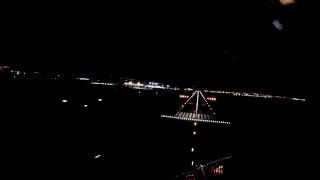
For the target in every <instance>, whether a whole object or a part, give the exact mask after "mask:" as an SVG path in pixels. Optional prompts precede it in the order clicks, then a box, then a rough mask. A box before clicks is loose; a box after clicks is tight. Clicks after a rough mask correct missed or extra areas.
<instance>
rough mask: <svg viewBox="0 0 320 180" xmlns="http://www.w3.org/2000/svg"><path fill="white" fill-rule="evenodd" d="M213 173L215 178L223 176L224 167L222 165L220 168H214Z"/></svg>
mask: <svg viewBox="0 0 320 180" xmlns="http://www.w3.org/2000/svg"><path fill="white" fill-rule="evenodd" d="M211 172H212V173H213V174H214V175H215V176H221V175H223V166H222V165H220V166H218V167H212V170H211Z"/></svg>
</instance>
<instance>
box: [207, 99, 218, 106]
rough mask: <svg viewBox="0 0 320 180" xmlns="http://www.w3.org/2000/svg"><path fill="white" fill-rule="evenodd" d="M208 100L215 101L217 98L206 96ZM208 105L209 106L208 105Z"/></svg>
mask: <svg viewBox="0 0 320 180" xmlns="http://www.w3.org/2000/svg"><path fill="white" fill-rule="evenodd" d="M207 100H208V101H216V100H217V99H216V98H215V97H207ZM209 107H210V106H209Z"/></svg>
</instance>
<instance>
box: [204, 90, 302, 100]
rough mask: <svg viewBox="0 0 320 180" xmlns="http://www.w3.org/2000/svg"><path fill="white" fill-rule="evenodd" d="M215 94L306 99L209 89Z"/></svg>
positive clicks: (293, 98) (292, 98)
mask: <svg viewBox="0 0 320 180" xmlns="http://www.w3.org/2000/svg"><path fill="white" fill-rule="evenodd" d="M209 92H211V93H215V94H227V95H232V96H244V97H255V98H265V99H286V100H293V101H306V99H304V98H295V97H286V96H273V95H267V94H260V93H252V92H233V91H209Z"/></svg>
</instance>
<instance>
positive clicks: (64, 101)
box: [61, 98, 103, 108]
mask: <svg viewBox="0 0 320 180" xmlns="http://www.w3.org/2000/svg"><path fill="white" fill-rule="evenodd" d="M98 101H99V102H102V101H103V99H101V98H99V99H98ZM61 102H62V103H67V102H68V100H67V99H63V100H62V101H61ZM83 107H85V108H87V107H88V104H84V105H83Z"/></svg>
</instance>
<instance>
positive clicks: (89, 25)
mask: <svg viewBox="0 0 320 180" xmlns="http://www.w3.org/2000/svg"><path fill="white" fill-rule="evenodd" d="M298 2H299V3H297V4H296V5H294V6H291V7H281V6H279V4H276V3H271V1H270V0H263V1H259V2H249V1H247V2H237V1H228V2H224V3H214V4H187V3H185V4H179V3H176V4H157V3H150V4H137V3H133V4H116V5H115V4H107V5H93V6H92V5H90V6H89V5H88V6H87V5H86V4H81V5H80V4H72V5H56V6H57V8H55V7H56V6H52V5H43V6H39V5H38V4H37V6H33V5H30V4H28V7H30V6H31V8H25V6H24V5H22V4H16V5H13V6H10V10H8V11H6V12H4V19H5V22H4V23H5V26H4V29H5V33H3V36H4V39H5V40H4V41H3V42H2V43H3V44H4V49H3V51H4V54H3V58H2V59H4V62H7V63H9V64H11V65H14V66H19V67H24V68H31V69H32V68H37V69H42V70H52V71H64V72H72V71H89V72H90V71H96V72H101V73H105V74H110V75H119V76H131V77H141V78H146V79H159V80H168V79H171V80H182V81H188V82H191V83H196V84H197V83H200V84H202V85H204V86H211V87H232V88H234V87H245V88H247V89H250V88H252V89H259V88H262V89H268V88H269V89H270V88H271V89H273V90H275V91H277V90H279V89H284V91H288V90H292V88H295V89H297V87H301V86H304V87H305V86H306V85H305V84H304V83H305V79H306V78H308V75H306V74H304V73H301V69H305V68H306V67H307V66H308V64H309V62H308V60H307V59H308V58H306V56H307V55H306V54H307V53H306V52H307V50H306V46H305V45H304V42H307V40H308V31H309V29H310V28H311V25H310V23H309V22H308V21H307V20H308V15H307V14H306V12H307V11H306V9H305V6H304V4H303V1H298ZM40 7H41V8H40ZM275 19H278V20H280V21H281V22H282V24H283V26H284V28H283V30H281V31H278V30H277V29H276V28H275V27H274V26H273V25H272V21H273V20H275ZM301 40H302V42H301ZM173 62H175V64H174V63H173ZM288 87H290V88H288ZM296 91H297V90H296Z"/></svg>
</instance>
